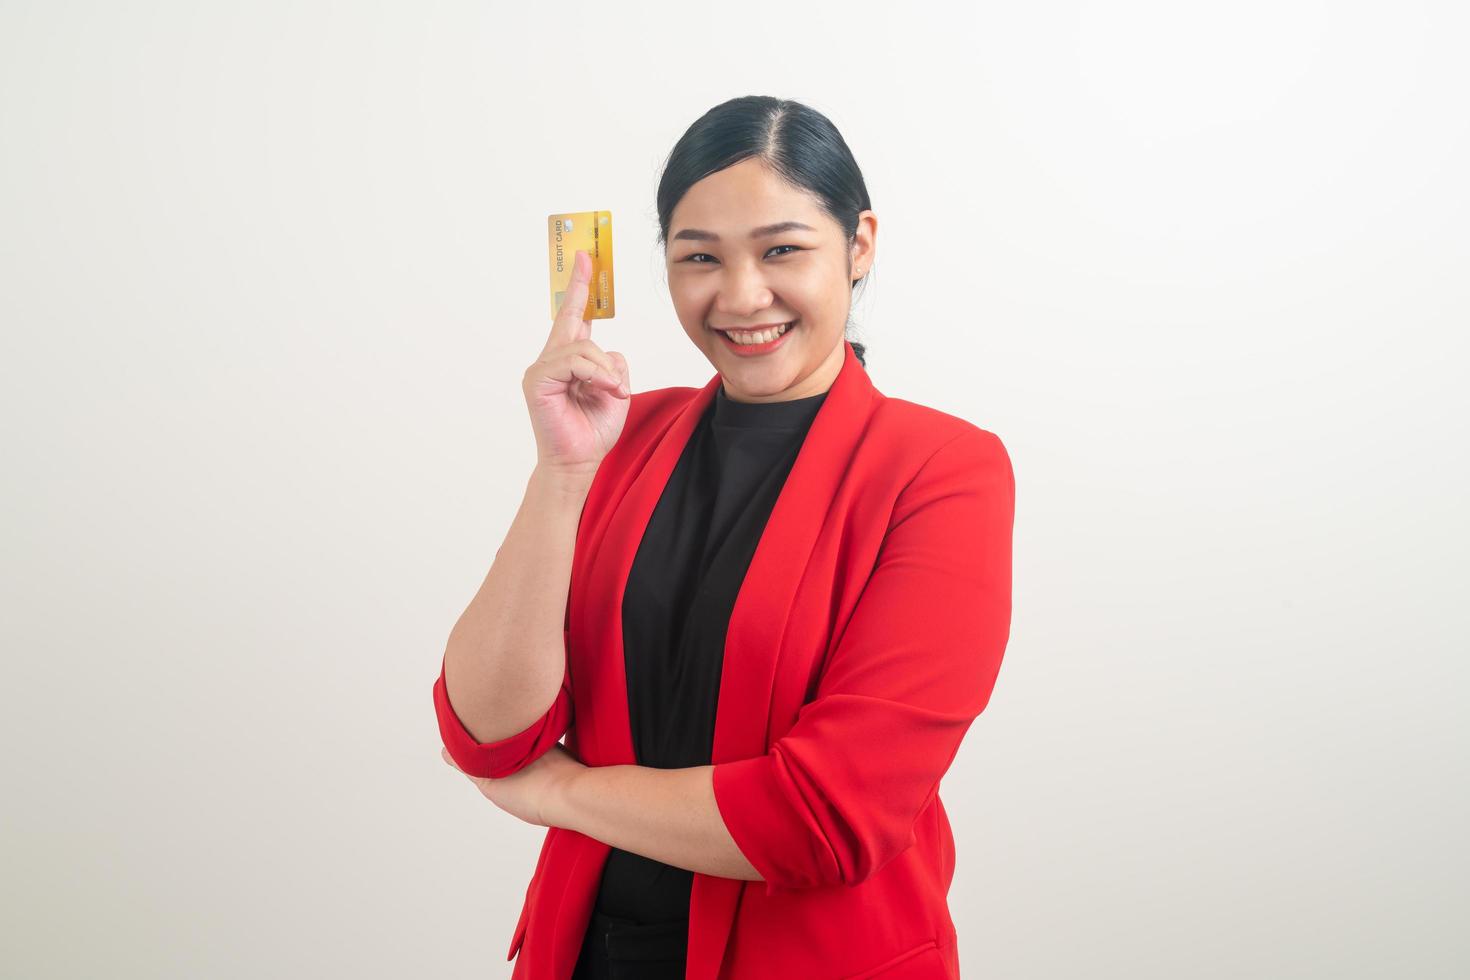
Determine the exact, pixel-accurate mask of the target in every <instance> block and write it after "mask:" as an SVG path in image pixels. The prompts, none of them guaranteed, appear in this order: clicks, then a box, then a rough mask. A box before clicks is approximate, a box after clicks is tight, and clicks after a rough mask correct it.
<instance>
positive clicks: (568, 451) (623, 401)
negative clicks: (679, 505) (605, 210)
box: [521, 250, 632, 479]
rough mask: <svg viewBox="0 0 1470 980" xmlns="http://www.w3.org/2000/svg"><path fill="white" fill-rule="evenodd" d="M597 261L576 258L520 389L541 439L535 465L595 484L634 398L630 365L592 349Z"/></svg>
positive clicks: (612, 354)
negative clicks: (590, 299)
mask: <svg viewBox="0 0 1470 980" xmlns="http://www.w3.org/2000/svg"><path fill="white" fill-rule="evenodd" d="M591 278H592V259H591V258H590V257H588V255H587V253H586V252H583V251H580V250H579V251H578V252H577V253H576V254H575V255H574V256H573V259H572V281H571V284H570V285H568V286H567V293H566V295H565V296H563V297H562V302H561V308H560V309H559V310H558V311H557V314H556V319H555V320H553V321H552V324H551V336H550V337H548V338H547V340H546V346H545V347H543V348H542V349H541V356H540V357H539V358H537V360H536V363H534V364H532V365H531V366H530V367H529V368H527V369H526V373H525V375H524V377H523V378H522V379H521V388H522V390H524V392H525V394H526V407H527V409H528V410H529V411H530V413H531V428H532V429H533V430H534V431H535V434H536V454H537V459H538V463H537V465H538V466H539V467H541V468H543V469H546V470H554V471H557V472H565V473H568V474H574V475H578V476H582V477H585V478H588V479H590V478H591V476H592V475H593V474H594V473H596V471H597V467H598V465H599V464H600V463H601V462H602V458H603V457H604V456H606V455H607V454H608V452H609V451H610V450H611V449H612V447H613V444H614V443H616V442H617V441H618V436H619V435H621V434H622V431H623V423H624V422H625V421H626V420H627V418H628V405H629V402H630V400H631V398H632V396H631V395H630V394H629V391H630V389H629V386H628V362H627V360H626V359H625V358H624V357H623V355H622V354H619V353H618V352H616V351H604V350H603V349H602V348H600V347H598V346H597V345H596V344H594V343H593V342H592V324H591V323H590V322H589V321H587V320H584V319H583V318H582V314H583V313H584V312H585V311H586V308H587V292H588V283H589V280H590V279H591Z"/></svg>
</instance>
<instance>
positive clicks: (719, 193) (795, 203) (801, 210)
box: [669, 157, 838, 239]
mask: <svg viewBox="0 0 1470 980" xmlns="http://www.w3.org/2000/svg"><path fill="white" fill-rule="evenodd" d="M782 221H800V222H803V223H805V224H808V225H811V226H812V227H814V228H816V229H817V230H818V231H819V232H828V231H831V232H835V231H837V230H838V226H837V223H836V222H835V221H833V220H832V217H831V215H829V214H827V212H825V211H824V210H822V208H821V207H819V206H818V204H817V202H816V200H815V199H814V198H813V197H812V195H811V194H810V193H809V192H807V191H805V190H803V189H801V188H799V187H793V186H792V185H791V184H789V183H787V182H786V181H785V180H782V179H781V178H780V177H778V176H776V175H775V174H774V173H772V172H771V171H770V170H769V169H767V168H766V166H765V165H764V164H762V163H760V162H759V161H758V160H756V159H755V158H753V157H752V158H747V159H745V160H742V161H740V162H739V163H737V164H734V165H733V166H729V167H726V168H725V169H724V170H719V171H716V172H715V173H712V174H710V175H709V176H707V177H704V178H702V179H700V180H699V181H696V182H695V183H694V184H693V185H692V186H690V188H689V190H688V191H686V192H685V193H684V196H683V197H682V198H681V199H680V200H679V203H678V204H677V205H675V206H674V211H673V214H672V215H671V216H670V220H669V236H670V238H671V239H672V238H673V236H674V235H677V234H678V233H679V232H680V231H682V230H684V229H689V228H696V229H700V230H702V231H710V232H714V233H715V234H717V235H719V236H720V237H721V238H741V239H743V238H744V237H745V236H746V235H747V234H748V233H749V232H750V231H751V230H752V229H755V228H759V227H761V226H763V225H770V224H776V223H778V222H782ZM808 234H809V233H808Z"/></svg>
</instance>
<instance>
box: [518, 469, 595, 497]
mask: <svg viewBox="0 0 1470 980" xmlns="http://www.w3.org/2000/svg"><path fill="white" fill-rule="evenodd" d="M596 475H597V467H595V466H594V467H592V468H591V469H564V468H559V467H550V466H544V465H541V464H539V463H538V464H537V465H536V468H535V469H534V470H532V471H531V482H532V483H533V484H535V485H536V486H537V487H539V488H540V489H541V490H543V491H544V492H546V493H548V494H555V495H557V496H561V497H565V498H569V499H586V497H587V494H588V492H589V491H591V489H592V479H593V477H595V476H596Z"/></svg>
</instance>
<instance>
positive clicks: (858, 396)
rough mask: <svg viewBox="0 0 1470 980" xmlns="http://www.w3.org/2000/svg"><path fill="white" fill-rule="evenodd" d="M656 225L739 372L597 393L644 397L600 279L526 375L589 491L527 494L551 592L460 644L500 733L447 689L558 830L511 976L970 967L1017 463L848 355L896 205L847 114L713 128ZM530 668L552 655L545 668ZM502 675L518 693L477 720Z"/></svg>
mask: <svg viewBox="0 0 1470 980" xmlns="http://www.w3.org/2000/svg"><path fill="white" fill-rule="evenodd" d="M658 215H659V228H660V241H661V242H662V243H663V245H664V249H665V260H666V268H667V273H668V284H669V293H670V296H671V298H672V300H673V304H674V309H675V311H676V313H677V315H678V319H679V322H680V324H681V325H682V327H683V329H684V332H685V334H686V335H687V336H688V337H689V339H690V340H691V341H693V343H694V344H695V345H696V346H697V347H698V348H699V349H700V350H701V351H702V352H703V353H704V355H705V356H706V357H707V358H708V359H709V362H710V363H711V364H712V365H713V366H714V368H715V374H714V376H713V377H712V378H710V380H709V381H708V382H706V383H705V384H704V385H703V387H699V388H696V387H692V386H677V387H671V388H660V389H654V390H651V391H642V392H637V391H635V392H633V394H632V396H631V397H630V398H627V399H626V400H625V399H624V398H622V397H620V396H619V395H615V394H614V393H613V388H611V387H605V388H602V389H599V388H598V387H597V386H596V385H592V384H588V385H587V386H586V388H585V389H583V388H582V386H576V385H572V384H571V383H570V379H572V378H574V377H575V378H578V379H582V380H585V379H584V378H583V377H582V374H575V373H574V371H579V372H583V373H585V374H587V375H589V376H590V377H593V378H602V377H603V375H604V374H605V380H604V382H603V383H604V384H605V385H607V386H612V385H614V384H615V383H616V382H615V378H618V377H620V378H622V379H624V380H626V379H627V377H628V372H627V367H626V364H625V362H624V359H623V357H622V355H621V354H618V353H617V352H615V351H606V352H604V351H602V350H601V349H600V348H599V347H598V346H597V345H596V344H594V343H592V341H591V339H590V336H589V333H590V330H591V324H590V322H588V321H585V320H580V319H578V311H580V310H581V309H582V304H583V303H584V302H585V298H586V292H585V272H584V271H583V266H584V263H582V262H581V261H580V260H579V262H578V266H577V268H578V275H577V277H576V281H577V283H578V289H579V290H581V291H579V292H577V293H576V295H574V296H573V297H572V298H571V300H570V301H569V302H570V307H569V308H570V309H571V310H572V311H573V312H572V313H571V314H570V315H569V316H568V317H567V318H566V319H565V320H564V321H562V322H561V323H559V324H558V325H556V326H555V327H554V330H553V337H552V339H551V341H549V342H548V347H547V349H546V350H545V351H543V353H542V356H541V360H540V361H538V362H537V365H534V366H533V368H532V369H531V371H529V372H528V377H529V378H530V380H529V381H528V384H529V385H530V386H531V392H532V395H534V396H537V397H540V398H541V400H536V398H533V400H532V409H533V420H534V419H540V427H541V428H540V432H541V433H542V434H544V436H545V438H546V440H547V442H548V443H550V444H552V445H557V446H566V447H570V448H569V449H567V450H566V451H563V452H561V453H560V454H559V455H560V456H562V457H570V458H574V459H575V460H576V462H577V463H578V465H577V466H576V468H575V471H574V474H573V475H574V476H575V477H576V478H577V479H576V481H575V485H569V484H568V483H567V482H565V481H563V482H562V483H560V484H555V485H552V486H547V485H541V486H538V487H536V488H534V490H533V492H531V493H529V494H528V496H527V504H526V505H525V506H526V507H529V508H531V511H532V518H530V519H529V520H528V522H525V523H523V522H522V521H521V519H520V518H519V517H518V518H517V521H516V522H515V523H513V525H512V528H513V529H519V528H523V529H526V530H525V535H526V536H525V537H524V538H517V540H516V542H514V543H512V545H511V546H510V550H507V549H506V548H503V549H502V551H501V552H499V553H498V557H497V560H496V566H495V568H494V569H493V570H492V572H495V573H499V575H500V576H501V577H500V578H497V579H496V581H495V582H494V588H493V589H492V590H491V593H492V595H491V599H492V600H493V599H496V598H497V596H500V597H503V596H504V595H505V594H506V592H507V591H508V590H509V589H511V588H512V587H515V588H524V587H525V583H526V582H527V580H528V577H529V576H532V575H534V574H538V573H545V574H548V575H550V576H552V577H553V578H554V581H552V580H551V579H550V578H548V579H547V580H546V581H544V582H542V583H541V584H540V585H539V586H537V587H536V589H533V590H530V591H528V592H527V593H526V594H525V595H523V596H520V597H518V598H517V600H516V601H515V602H511V601H508V600H502V601H500V602H499V604H498V605H497V606H495V607H494V610H493V611H494V612H495V613H496V614H497V616H498V618H494V617H471V616H468V614H467V617H466V623H467V625H466V626H465V627H464V628H463V629H461V630H459V631H458V632H459V637H460V640H459V644H458V646H457V647H456V649H455V650H454V651H452V652H454V653H456V654H457V655H458V656H459V658H460V659H459V660H458V661H456V670H460V669H464V670H465V671H466V672H465V673H456V675H455V678H453V679H452V680H453V682H454V686H455V700H456V703H458V702H460V701H461V700H463V701H464V702H465V703H466V704H468V705H469V708H468V709H467V710H468V711H469V712H470V713H471V714H473V715H475V716H476V717H478V718H480V719H481V720H480V723H479V727H480V728H481V729H482V730H483V731H484V732H485V733H487V734H486V738H488V739H493V740H492V741H479V740H477V739H476V738H475V737H474V736H473V735H471V734H470V733H469V732H468V731H467V730H466V729H465V727H464V725H463V724H462V723H461V720H460V719H459V718H458V717H457V716H456V713H455V706H454V705H453V704H451V701H450V698H449V696H448V695H449V681H450V680H451V679H450V678H448V677H447V675H446V676H444V677H441V680H440V683H439V684H438V686H437V687H436V690H435V696H436V701H435V704H436V707H437V710H438V716H439V723H440V728H441V731H442V732H443V734H444V739H445V744H446V746H447V748H448V750H449V751H450V753H451V754H452V761H453V762H456V763H460V765H459V768H461V769H462V770H463V771H465V772H466V774H467V775H473V776H474V777H475V778H476V779H477V782H478V785H479V787H480V790H481V792H482V793H484V795H485V796H486V797H487V798H488V799H489V800H490V801H491V802H492V803H494V804H496V805H497V806H499V807H500V808H501V809H502V810H505V811H506V812H508V813H511V814H512V815H514V816H517V817H519V818H520V819H521V820H523V821H526V822H530V823H542V822H544V823H545V824H546V826H547V827H548V831H547V835H546V837H545V839H544V842H543V844H542V851H541V855H540V858H539V859H538V861H537V863H536V871H535V873H534V875H533V877H532V880H531V883H530V885H529V887H528V888H527V889H526V895H525V901H524V904H523V905H522V909H521V917H520V920H519V921H518V922H517V923H516V925H515V928H514V930H513V931H512V932H511V934H510V948H509V954H508V955H509V956H510V957H512V958H517V962H516V967H515V971H514V974H513V976H514V980H568V978H569V977H570V978H572V980H601V978H604V977H618V976H637V977H639V978H641V980H658V978H663V977H671V978H673V977H680V978H686V980H687V978H692V980H756V978H767V977H810V978H813V980H837V978H859V977H861V978H868V977H874V978H876V977H885V978H893V980H898V978H900V977H903V978H932V980H954V978H955V977H957V976H958V975H959V958H958V940H957V936H956V934H955V927H954V923H953V921H952V920H951V917H950V915H949V909H948V906H947V904H946V898H945V896H946V893H947V892H948V889H949V885H950V883H951V881H952V879H953V875H954V865H955V862H954V856H955V855H954V837H953V834H952V833H951V831H950V826H949V821H948V818H947V817H946V815H945V813H944V807H943V805H942V804H941V802H940V800H939V781H940V779H941V777H943V775H944V773H945V772H946V770H947V769H948V767H949V765H950V763H951V761H952V760H953V759H954V758H955V754H956V751H957V750H958V748H959V745H960V741H961V740H962V739H963V737H964V735H965V732H966V730H967V729H968V727H969V725H970V723H971V722H972V721H974V719H975V717H976V716H977V715H978V714H979V713H980V712H981V710H983V708H984V707H985V704H986V703H987V701H988V700H989V697H990V691H991V688H992V686H993V685H994V682H995V678H996V674H997V672H998V670H999V667H1000V661H1001V657H1002V653H1003V651H1004V649H1005V646H1006V640H1007V636H1008V633H1009V628H1010V548H1011V520H1012V513H1013V497H1014V481H1013V478H1012V474H1011V467H1010V459H1009V457H1008V455H1007V453H1006V450H1005V448H1004V446H1003V445H1002V444H1001V442H1000V440H999V439H998V438H997V437H996V436H995V435H993V434H992V433H990V432H987V431H985V430H983V429H980V428H979V427H977V426H975V425H973V424H971V423H970V422H968V421H966V420H964V419H961V418H957V417H955V416H952V415H947V414H945V413H943V412H941V411H939V410H937V409H933V408H928V407H925V406H923V405H920V404H918V403H916V402H914V401H910V400H907V399H901V398H888V397H886V396H885V395H884V394H883V393H882V392H880V391H879V390H878V389H877V388H875V387H874V386H873V384H872V381H871V379H870V378H869V377H868V374H867V371H866V369H865V364H864V362H863V359H862V353H863V351H862V345H860V344H856V343H853V342H851V341H850V340H849V339H847V337H846V336H845V331H846V328H847V325H848V316H849V312H850V310H851V306H852V298H853V293H854V288H855V284H856V283H858V282H861V281H863V279H864V277H865V276H866V275H867V273H868V271H869V270H870V269H871V268H872V263H873V258H874V254H875V246H876V240H877V217H876V215H875V214H874V213H873V211H872V209H871V208H870V207H869V201H868V194H867V190H866V189H865V187H864V185H863V180H862V174H861V172H860V171H859V169H858V167H857V164H856V162H855V161H854V160H853V158H852V154H851V153H850V152H849V150H848V148H847V145H846V143H845V142H844V141H843V139H842V137H841V136H840V135H838V133H837V130H836V128H835V127H833V125H832V123H831V122H830V121H829V120H828V119H827V118H826V117H825V116H823V115H822V114H821V113H819V112H816V111H815V110H813V109H810V108H808V107H806V106H803V105H801V104H800V103H795V102H789V101H783V100H779V99H773V98H766V97H756V96H751V97H746V98H739V99H733V100H731V101H729V102H726V103H724V104H722V105H719V106H716V107H715V108H713V109H711V110H710V111H709V112H707V113H705V115H704V116H702V117H700V119H698V120H696V121H695V123H694V124H693V125H691V126H690V127H689V129H688V130H687V131H686V132H685V133H684V135H683V136H682V137H681V138H680V140H679V142H678V143H677V144H676V145H675V147H674V149H673V152H672V153H671V154H670V156H669V160H668V163H667V166H666V168H665V171H664V174H663V178H662V180H661V181H660V183H659V189H658ZM543 389H544V391H545V392H546V394H545V395H544V397H541V395H540V393H541V392H542V391H543ZM571 391H577V392H579V394H578V396H577V400H576V401H571V400H569V396H568V394H567V393H568V392H571ZM583 391H585V395H583V394H581V392H583ZM537 413H539V414H537ZM594 441H597V446H596V447H595V448H596V450H597V451H596V452H594V451H592V449H589V448H588V447H589V446H591V445H592V443H593V442H594ZM604 445H605V446H606V448H602V447H603V446H604ZM584 463H585V464H586V465H585V466H584V465H582V464H584ZM584 480H585V481H586V482H583V481H584ZM558 487H559V489H558ZM538 509H539V510H541V511H550V512H553V517H554V523H552V524H548V520H551V519H552V518H543V520H542V521H541V522H540V523H535V522H534V515H535V513H536V512H537V510H538ZM572 529H574V530H575V547H574V549H573V555H572V561H571V569H570V582H569V583H567V582H564V579H565V578H566V577H567V575H566V569H567V566H566V564H565V558H566V555H565V540H566V539H565V537H564V535H565V534H567V533H568V531H569V530H572ZM532 536H535V537H538V538H539V539H540V543H539V546H538V543H537V542H536V541H533V540H532V539H531V538H532ZM517 548H519V550H516V549H517ZM517 555H520V556H521V557H520V562H521V564H520V565H517V564H516V563H515V560H516V556H517ZM507 556H509V557H510V559H511V561H510V563H507V564H505V565H504V567H503V568H502V563H503V562H505V561H506V559H507ZM547 569H551V572H547V571H546V570H547ZM564 584H565V585H566V589H565V591H563V590H562V586H563V585H564ZM553 585H554V586H555V589H552V586H553ZM537 591H539V592H543V593H544V592H549V593H550V594H551V596H552V598H554V599H555V600H556V603H557V605H556V608H555V609H552V608H550V607H548V606H546V605H545V604H538V603H537V602H536V601H534V600H535V598H536V597H535V595H534V594H532V593H534V592H537ZM477 598H478V597H477ZM563 599H565V604H566V609H565V613H566V615H565V618H564V620H563V622H561V623H554V622H552V619H553V614H554V615H555V618H556V619H562V617H561V616H560V613H561V601H562V600H563ZM538 612H539V613H540V619H539V620H538V621H537V625H536V626H535V628H534V630H531V629H529V628H527V626H526V623H527V622H528V618H527V614H528V613H538ZM558 625H560V626H562V627H563V628H564V629H563V634H564V635H563V642H562V643H561V644H554V641H555V637H554V635H553V634H554V632H555V627H556V626H558ZM512 630H519V631H520V632H519V633H518V635H517V636H515V637H513V638H510V639H507V633H508V632H510V631H512ZM475 644H479V645H480V646H482V647H489V646H492V645H494V644H502V645H506V646H507V647H508V649H509V652H508V653H506V655H505V656H504V657H503V658H502V659H501V660H500V661H497V664H507V665H509V666H503V667H499V668H498V669H497V670H495V671H491V670H489V669H487V668H484V667H483V666H482V667H481V673H480V675H479V678H478V679H477V678H476V677H475V675H474V674H472V673H469V672H468V671H469V670H470V669H472V668H473V666H474V660H473V658H472V657H471V656H470V654H472V653H474V652H475V651H474V650H473V647H474V645H475ZM563 647H564V652H565V657H561V656H560V654H561V653H562V652H563V649H562V648H563ZM525 648H534V649H533V652H534V653H535V654H536V655H537V658H538V659H536V660H535V662H534V664H531V665H530V666H525V665H522V666H517V659H516V658H517V657H520V658H522V662H523V664H524V662H526V661H527V660H528V659H529V658H526V657H525V656H524V653H523V652H522V651H523V650H524V649H525ZM553 648H554V649H553ZM549 652H555V653H556V654H557V655H558V656H557V657H555V658H552V657H548V656H545V655H544V654H546V653H549ZM563 661H564V662H563ZM464 664H469V667H464ZM533 667H534V670H533V669H532V668H533ZM553 668H556V669H553ZM461 678H468V680H461ZM518 678H522V679H526V681H527V683H526V686H525V690H528V691H529V690H532V685H531V683H530V682H531V681H534V685H535V686H534V697H532V696H531V695H529V694H521V695H520V696H519V697H517V695H516V692H515V691H514V689H513V685H514V684H515V683H516V682H517V680H518ZM558 679H560V680H561V689H560V693H555V694H554V693H553V689H552V685H553V684H554V683H555V682H556V681H557V680H558ZM497 688H498V689H499V692H500V696H501V697H502V698H503V699H504V705H505V707H504V708H502V709H501V710H500V711H499V712H498V713H497V712H496V711H494V710H489V709H485V708H483V707H481V708H480V709H479V710H478V711H476V710H475V705H474V703H473V702H474V698H475V696H476V694H477V693H479V694H481V696H482V697H483V696H487V695H493V694H494V692H495V690H496V689H497ZM524 706H529V707H530V708H531V709H532V711H534V710H536V709H537V707H538V706H546V707H544V708H542V710H541V715H540V717H536V718H534V719H532V718H531V717H530V712H527V711H522V710H521V708H522V707H524ZM508 714H510V715H512V716H513V720H514V722H515V723H519V724H525V727H524V728H523V729H521V730H520V731H514V730H513V727H514V726H513V724H507V723H504V718H505V716H506V715H508ZM472 720H473V719H472ZM563 736H565V739H566V747H565V749H563V748H562V747H561V746H559V745H557V744H556V742H557V740H558V739H561V738H562V737H563Z"/></svg>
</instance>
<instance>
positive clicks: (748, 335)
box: [725, 323, 791, 344]
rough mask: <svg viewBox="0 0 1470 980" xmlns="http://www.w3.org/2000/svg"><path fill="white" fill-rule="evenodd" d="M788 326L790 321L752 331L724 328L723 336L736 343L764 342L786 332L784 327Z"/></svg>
mask: <svg viewBox="0 0 1470 980" xmlns="http://www.w3.org/2000/svg"><path fill="white" fill-rule="evenodd" d="M790 326H791V324H790V323H783V324H781V325H780V326H779V327H772V328H771V329H770V330H757V331H754V332H751V331H743V332H741V333H736V332H735V331H733V330H726V331H725V336H727V337H729V338H730V339H731V340H733V341H735V343H737V344H764V343H766V342H767V341H771V340H775V339H776V338H777V337H779V336H781V335H782V334H783V333H785V332H786V328H788V327H790Z"/></svg>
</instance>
